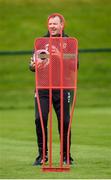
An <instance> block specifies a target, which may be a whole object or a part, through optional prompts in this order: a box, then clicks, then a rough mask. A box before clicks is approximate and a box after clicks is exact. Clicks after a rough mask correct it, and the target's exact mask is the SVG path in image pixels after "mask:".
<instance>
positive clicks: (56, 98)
mask: <svg viewBox="0 0 111 180" xmlns="http://www.w3.org/2000/svg"><path fill="white" fill-rule="evenodd" d="M38 93H39V100H40V105H41V111H42V117H43V124H44V130H45V138H46V141H45V142H46V144H45V147H46V149H45V152H46V153H47V150H48V147H47V123H48V114H49V90H39V92H38ZM69 98H70V92H69V91H68V90H64V91H63V117H64V118H63V121H64V123H63V128H64V129H63V153H67V131H68V125H69V120H70V110H69V108H70V107H69V106H70V100H69ZM52 103H53V107H54V110H55V112H56V115H57V120H58V130H59V134H60V90H53V91H52ZM35 124H36V134H37V141H38V149H39V153H40V154H41V153H42V152H43V150H42V148H43V136H42V128H41V122H40V116H39V111H38V106H37V99H36V97H35ZM70 145H71V135H70Z"/></svg>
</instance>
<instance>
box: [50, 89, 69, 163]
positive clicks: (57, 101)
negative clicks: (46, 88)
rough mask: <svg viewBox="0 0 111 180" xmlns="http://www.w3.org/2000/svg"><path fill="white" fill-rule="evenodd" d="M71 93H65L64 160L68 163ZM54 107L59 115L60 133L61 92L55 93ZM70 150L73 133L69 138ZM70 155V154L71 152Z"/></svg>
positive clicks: (65, 91) (66, 91)
mask: <svg viewBox="0 0 111 180" xmlns="http://www.w3.org/2000/svg"><path fill="white" fill-rule="evenodd" d="M69 93H70V92H69V91H68V90H64V91H63V117H64V118H63V127H64V128H63V156H64V157H63V158H65V159H64V160H65V161H66V163H67V133H68V127H69V121H70V99H69ZM53 106H54V109H55V112H56V114H57V119H58V130H59V133H60V113H61V109H60V91H56V90H55V91H53ZM69 138H70V139H69V149H70V146H71V133H70V137H69ZM69 153H70V152H69ZM71 159H72V158H71V155H70V164H71V163H72V162H71Z"/></svg>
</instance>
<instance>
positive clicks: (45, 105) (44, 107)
mask: <svg viewBox="0 0 111 180" xmlns="http://www.w3.org/2000/svg"><path fill="white" fill-rule="evenodd" d="M62 29H63V19H62V18H61V17H60V16H59V15H51V16H50V18H49V21H48V33H47V34H46V35H45V36H44V37H50V34H51V36H53V37H59V36H60V32H61V30H62ZM62 37H68V35H66V34H65V33H64V31H63V30H62ZM52 53H53V54H54V53H55V54H57V55H58V56H59V52H58V50H57V48H55V47H52ZM42 67H43V63H42V62H39V63H38V65H37V68H39V69H42ZM30 70H31V71H35V62H34V58H31V62H30ZM39 100H40V104H41V111H42V117H43V123H44V130H45V142H46V144H45V147H46V149H45V162H47V161H48V156H47V154H48V152H47V151H48V147H47V123H48V114H49V90H45V89H42V90H39ZM52 103H53V107H54V110H55V112H56V115H57V120H58V130H59V134H60V90H52ZM69 103H70V92H69V91H68V90H64V91H63V107H64V108H63V113H64V120H63V121H64V129H63V132H64V133H63V163H64V164H67V131H68V125H69V120H70V112H69ZM35 125H36V134H37V142H38V151H39V155H38V157H37V158H36V159H35V162H34V164H33V165H42V164H43V137H42V129H41V123H40V115H39V111H38V108H37V98H36V96H35ZM70 145H71V134H70ZM69 163H70V164H72V163H73V158H72V157H71V154H69Z"/></svg>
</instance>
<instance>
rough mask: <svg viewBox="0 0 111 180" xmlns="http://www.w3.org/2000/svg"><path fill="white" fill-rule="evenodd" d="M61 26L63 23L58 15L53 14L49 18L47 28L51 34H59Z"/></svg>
mask: <svg viewBox="0 0 111 180" xmlns="http://www.w3.org/2000/svg"><path fill="white" fill-rule="evenodd" d="M62 27H63V25H62V23H61V21H60V18H59V17H58V16H55V17H52V18H50V19H49V22H48V29H49V32H50V33H51V35H52V36H56V35H58V34H60V31H61V30H62Z"/></svg>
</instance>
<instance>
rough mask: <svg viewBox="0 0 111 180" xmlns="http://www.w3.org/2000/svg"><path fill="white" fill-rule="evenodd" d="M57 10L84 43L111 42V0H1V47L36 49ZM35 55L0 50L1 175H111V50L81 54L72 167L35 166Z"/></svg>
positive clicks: (55, 143) (55, 154) (56, 150)
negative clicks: (46, 168) (60, 169)
mask: <svg viewBox="0 0 111 180" xmlns="http://www.w3.org/2000/svg"><path fill="white" fill-rule="evenodd" d="M54 12H58V13H61V14H63V15H64V17H65V19H66V32H67V33H68V34H69V35H70V36H75V37H76V38H78V40H79V48H107V47H111V30H110V29H111V23H110V22H111V1H110V0H36V1H35V0H10V1H8V0H0V51H2V50H32V49H33V43H34V39H35V37H39V36H42V35H43V34H44V33H45V32H46V29H47V26H46V18H47V16H48V15H49V14H50V13H54ZM29 59H30V55H24V56H0V179H56V178H58V179H72V178H73V179H74V178H76V179H80V178H81V179H82V178H84V179H86V178H88V179H92V178H93V179H111V54H110V53H97V54H94V53H92V54H91V53H86V54H85V53H84V54H82V53H81V54H79V60H80V67H79V72H78V89H77V103H76V108H75V112H74V117H73V123H72V146H71V154H72V156H73V158H74V160H75V164H74V165H73V166H71V171H70V172H68V173H64V172H63V173H43V172H42V171H41V168H40V167H33V166H32V163H33V161H34V160H35V157H36V153H37V145H36V134H35V124H34V96H33V95H34V86H35V82H34V74H33V73H31V72H30V71H29V69H28V63H29ZM53 127H54V128H53V160H54V165H55V166H56V165H57V163H58V162H59V137H58V131H57V120H56V116H55V114H54V118H53Z"/></svg>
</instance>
